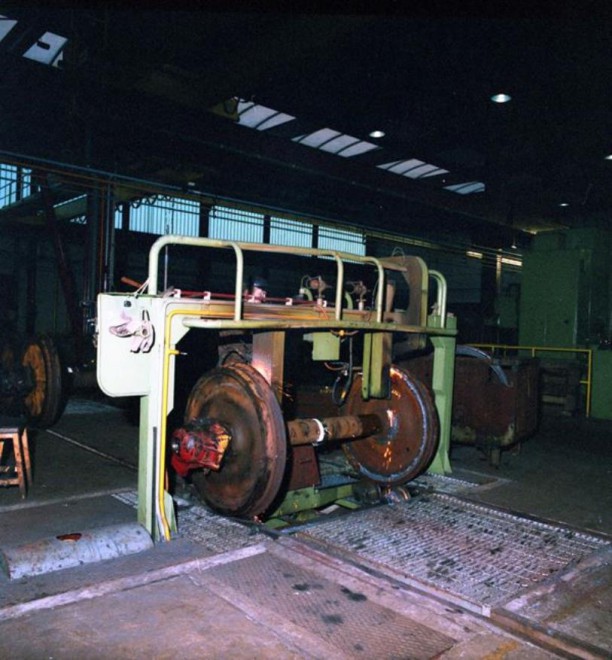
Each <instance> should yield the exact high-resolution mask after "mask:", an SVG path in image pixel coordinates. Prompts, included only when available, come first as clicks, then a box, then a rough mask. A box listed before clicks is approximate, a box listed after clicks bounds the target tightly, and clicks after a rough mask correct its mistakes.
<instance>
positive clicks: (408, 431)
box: [342, 367, 439, 486]
mask: <svg viewBox="0 0 612 660" xmlns="http://www.w3.org/2000/svg"><path fill="white" fill-rule="evenodd" d="M390 378H391V388H390V389H391V395H390V397H389V398H388V399H369V400H368V401H364V400H363V399H362V398H361V382H362V377H361V374H359V375H356V376H355V379H354V381H353V385H352V387H351V390H350V392H349V395H348V398H347V402H346V411H347V413H348V414H350V415H362V414H369V413H377V414H379V415H383V416H385V417H387V419H388V421H389V426H388V428H387V429H386V430H385V431H383V432H381V433H380V434H377V435H372V436H369V437H367V438H362V439H360V440H354V441H352V442H345V443H344V444H343V446H342V448H343V450H344V453H345V455H346V457H347V459H348V460H349V462H350V463H351V465H352V466H353V467H354V468H355V469H356V470H357V471H358V472H359V473H360V474H361V475H362V476H364V477H366V478H368V479H371V480H372V481H375V482H377V483H382V484H385V485H389V486H396V485H399V484H403V483H406V482H407V481H410V480H411V479H414V478H415V477H417V476H418V475H419V474H420V473H421V472H423V470H425V469H426V468H427V466H428V465H429V463H430V462H431V460H432V458H433V456H434V454H435V451H436V448H437V445H438V435H439V430H438V416H437V412H436V408H435V404H434V400H433V397H432V395H431V394H430V392H429V390H428V389H427V387H426V386H425V385H424V384H423V383H421V382H420V381H419V380H417V379H415V378H414V377H413V376H411V375H410V374H409V373H408V372H406V371H404V370H402V369H399V368H398V367H392V368H391V373H390Z"/></svg>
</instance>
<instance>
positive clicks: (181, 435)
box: [171, 419, 231, 477]
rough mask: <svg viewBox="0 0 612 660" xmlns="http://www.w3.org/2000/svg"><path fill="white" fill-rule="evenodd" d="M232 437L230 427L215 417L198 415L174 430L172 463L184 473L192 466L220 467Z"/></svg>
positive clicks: (210, 468)
mask: <svg viewBox="0 0 612 660" xmlns="http://www.w3.org/2000/svg"><path fill="white" fill-rule="evenodd" d="M230 440H231V435H230V433H229V431H228V430H227V429H226V428H225V427H224V426H223V424H221V423H220V422H218V421H216V420H209V419H196V420H194V421H192V422H189V423H188V424H186V425H185V426H183V427H181V428H178V429H176V431H175V432H174V433H173V434H172V443H171V446H172V459H171V463H172V467H173V468H174V469H175V470H176V472H177V473H178V474H179V475H180V476H181V477H185V476H187V474H188V473H189V471H190V470H195V469H198V468H205V469H206V470H218V469H219V468H220V467H221V461H222V460H223V455H224V454H225V450H226V449H227V447H228V445H229V443H230Z"/></svg>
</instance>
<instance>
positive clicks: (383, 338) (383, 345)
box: [361, 332, 392, 401]
mask: <svg viewBox="0 0 612 660" xmlns="http://www.w3.org/2000/svg"><path fill="white" fill-rule="evenodd" d="M391 344H392V335H391V333H389V332H366V333H365V334H364V337H363V364H362V368H363V378H362V382H361V396H362V398H363V399H364V401H367V400H368V399H369V398H370V397H373V398H375V399H385V398H386V397H387V396H389V369H390V368H391Z"/></svg>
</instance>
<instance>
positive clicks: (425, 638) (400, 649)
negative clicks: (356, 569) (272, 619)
mask: <svg viewBox="0 0 612 660" xmlns="http://www.w3.org/2000/svg"><path fill="white" fill-rule="evenodd" d="M214 577H215V578H216V579H217V580H218V581H219V582H220V583H222V584H224V585H226V586H227V587H228V588H230V589H233V590H235V591H237V592H239V593H241V594H244V595H246V596H247V597H248V598H249V599H250V600H251V601H254V602H255V603H256V604H257V605H258V606H259V607H261V608H265V609H266V610H269V611H272V612H274V613H275V614H278V615H281V616H282V617H283V618H284V619H286V620H288V621H290V622H291V623H292V624H293V625H295V626H299V627H300V628H302V629H304V630H307V631H310V632H314V633H315V634H316V636H317V637H318V638H320V639H321V640H322V641H323V642H324V643H326V644H328V645H329V646H330V647H333V648H334V649H337V650H338V651H340V652H341V653H343V654H346V656H347V657H351V658H356V657H360V658H415V659H416V658H419V659H423V658H433V657H438V655H439V654H440V653H442V652H443V651H445V650H446V649H448V648H450V647H451V646H452V645H453V644H454V641H455V640H453V639H452V638H451V637H449V636H447V635H445V634H443V633H441V632H439V631H437V630H434V629H432V628H429V627H428V626H425V625H423V624H422V623H419V622H417V621H414V620H413V619H411V618H409V617H407V616H404V615H403V614H400V613H397V612H395V611H394V610H392V609H390V608H388V607H384V606H382V605H379V604H378V603H375V602H373V601H372V600H370V599H369V598H368V597H367V596H366V595H365V594H363V593H360V592H357V591H351V590H350V589H348V588H346V587H344V586H342V585H340V584H338V583H336V582H333V581H331V580H328V579H326V578H324V577H322V576H320V575H319V574H317V573H315V572H314V571H310V570H307V569H305V568H302V567H301V566H298V565H297V564H294V563H292V562H289V561H287V560H285V559H283V558H282V557H278V556H275V555H272V554H270V553H267V552H266V553H260V554H257V555H253V556H251V557H247V558H245V559H241V560H239V561H234V562H232V563H231V564H227V565H225V566H219V567H217V568H215V571H214ZM343 657H344V656H343Z"/></svg>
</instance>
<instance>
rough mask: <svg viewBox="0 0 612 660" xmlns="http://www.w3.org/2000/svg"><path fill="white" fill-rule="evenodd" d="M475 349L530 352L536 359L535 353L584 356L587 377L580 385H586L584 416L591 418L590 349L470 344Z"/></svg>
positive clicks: (591, 362) (591, 382)
mask: <svg viewBox="0 0 612 660" xmlns="http://www.w3.org/2000/svg"><path fill="white" fill-rule="evenodd" d="M470 346H476V347H477V348H485V349H486V348H488V349H490V350H491V352H493V351H494V350H495V349H499V350H502V351H507V350H516V351H530V352H531V357H536V355H537V353H577V354H580V353H582V354H584V355H586V358H587V376H586V378H582V379H581V380H580V384H581V385H586V402H585V416H586V417H590V416H591V392H592V387H593V350H592V349H591V348H571V347H559V346H521V345H512V344H482V343H478V344H470Z"/></svg>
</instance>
